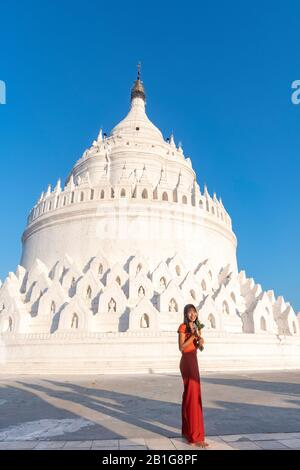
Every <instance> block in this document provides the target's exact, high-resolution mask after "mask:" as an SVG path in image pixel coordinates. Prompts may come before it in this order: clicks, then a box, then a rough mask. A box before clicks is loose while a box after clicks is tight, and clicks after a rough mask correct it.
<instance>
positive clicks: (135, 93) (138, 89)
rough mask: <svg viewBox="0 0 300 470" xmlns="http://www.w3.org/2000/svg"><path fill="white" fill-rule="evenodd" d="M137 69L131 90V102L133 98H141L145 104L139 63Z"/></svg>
mask: <svg viewBox="0 0 300 470" xmlns="http://www.w3.org/2000/svg"><path fill="white" fill-rule="evenodd" d="M137 67H138V75H137V79H136V81H135V82H134V85H133V87H132V89H131V101H132V100H133V98H136V97H138V98H142V99H143V100H144V101H145V102H146V95H145V89H144V85H143V82H142V80H141V62H139V63H138V66H137Z"/></svg>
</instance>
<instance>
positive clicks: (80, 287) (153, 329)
mask: <svg viewBox="0 0 300 470" xmlns="http://www.w3.org/2000/svg"><path fill="white" fill-rule="evenodd" d="M145 105H146V96H145V90H144V86H143V82H142V81H141V78H140V70H139V72H138V77H137V80H136V81H135V83H134V86H133V88H132V91H131V106H130V110H129V113H128V114H127V116H126V117H125V119H123V120H122V121H121V122H120V123H119V124H117V125H116V126H115V127H114V129H113V130H112V132H111V134H110V135H109V136H107V135H106V134H103V133H102V130H100V132H99V135H98V138H97V140H95V141H94V142H93V144H92V146H91V147H90V148H89V149H87V150H86V151H85V152H84V154H83V155H82V157H81V158H80V159H79V160H78V161H77V162H76V163H75V165H74V167H73V169H72V170H71V172H70V174H69V176H68V178H67V180H66V182H65V184H64V186H63V187H62V185H61V182H60V180H59V181H58V182H57V184H56V186H55V187H54V188H53V189H52V188H51V187H50V186H49V187H48V189H47V190H46V191H45V192H43V193H42V194H41V196H40V198H39V200H38V201H37V203H36V204H35V206H34V207H33V209H32V211H31V212H30V214H29V217H28V223H27V227H26V229H25V231H24V234H23V238H22V241H23V253H22V259H21V263H20V265H19V266H18V267H17V269H16V272H15V273H9V275H8V277H7V278H6V280H5V281H4V283H3V285H2V286H1V288H0V372H3V373H8V372H9V373H30V374H34V373H41V374H42V373H121V372H148V371H149V372H150V371H151V372H156V371H158V372H159V371H171V372H172V371H178V361H179V358H180V353H179V350H178V346H177V333H176V331H177V328H178V325H179V324H180V323H182V321H183V307H184V305H185V304H187V303H193V304H194V305H195V306H196V307H197V309H198V311H199V317H200V319H201V321H202V322H203V323H204V324H205V329H204V330H203V336H204V337H205V340H206V345H205V350H204V352H203V353H201V356H200V359H201V368H202V369H206V370H238V369H240V370H241V369H243V370H247V369H256V370H258V369H293V368H300V322H299V319H300V316H299V314H298V316H297V315H296V313H295V312H294V310H293V308H292V306H291V305H290V304H289V303H288V302H286V301H285V300H284V299H283V298H282V297H278V298H276V297H275V295H274V292H273V291H267V292H263V291H262V288H261V286H260V285H259V284H256V283H255V281H254V280H253V279H249V278H247V276H246V274H245V272H244V271H241V272H239V271H238V266H237V260H236V246H237V240H236V237H235V234H234V233H233V231H232V224H231V218H230V216H229V214H228V213H227V211H226V209H225V207H224V206H223V203H222V201H221V199H218V198H217V197H216V195H215V194H214V195H213V196H211V195H210V194H209V192H208V190H207V188H206V187H204V189H203V191H201V189H200V187H199V184H198V183H197V179H196V174H195V172H194V170H193V168H192V162H191V160H190V158H188V157H185V156H184V153H183V149H182V147H181V145H179V146H177V145H176V144H175V141H174V137H173V135H171V136H170V138H168V139H166V140H165V139H164V138H163V136H162V134H161V132H160V130H159V129H158V128H157V127H155V125H154V124H153V123H152V122H151V121H150V120H149V118H148V117H147V115H146V111H145Z"/></svg>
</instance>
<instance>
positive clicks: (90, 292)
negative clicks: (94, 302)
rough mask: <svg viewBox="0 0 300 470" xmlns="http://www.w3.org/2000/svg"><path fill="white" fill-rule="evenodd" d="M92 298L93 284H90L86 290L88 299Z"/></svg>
mask: <svg viewBox="0 0 300 470" xmlns="http://www.w3.org/2000/svg"><path fill="white" fill-rule="evenodd" d="M91 298H92V288H91V286H88V288H87V290H86V300H91Z"/></svg>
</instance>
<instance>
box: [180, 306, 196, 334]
mask: <svg viewBox="0 0 300 470" xmlns="http://www.w3.org/2000/svg"><path fill="white" fill-rule="evenodd" d="M190 310H195V312H196V314H197V317H198V312H197V309H196V307H195V305H193V304H187V305H185V307H184V309H183V322H184V323H185V325H186V331H187V332H189V333H190V332H191V331H190V324H189V319H188V316H187V315H188V313H189V311H190Z"/></svg>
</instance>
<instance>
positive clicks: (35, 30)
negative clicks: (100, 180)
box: [0, 0, 300, 311]
mask: <svg viewBox="0 0 300 470" xmlns="http://www.w3.org/2000/svg"><path fill="white" fill-rule="evenodd" d="M0 8H1V9H0V17H1V28H0V44H1V49H0V54H1V62H0V80H4V81H5V83H6V87H7V104H6V105H0V156H1V176H2V178H1V189H0V191H1V198H0V213H1V231H0V278H2V280H3V279H4V278H5V276H6V275H7V273H8V271H14V270H15V268H16V265H17V264H18V262H19V259H20V255H21V242H20V238H21V234H22V231H23V229H24V226H25V222H26V217H27V214H28V212H29V211H30V209H31V207H32V206H33V204H34V203H35V201H36V199H37V197H38V196H39V195H40V193H41V191H42V190H44V189H46V187H47V184H48V183H52V184H54V183H55V182H56V180H57V178H58V177H59V176H61V177H62V178H63V179H64V178H65V177H66V176H67V174H68V172H69V170H70V168H71V167H72V165H73V164H74V162H75V161H76V160H77V159H78V158H79V157H80V156H81V154H82V152H83V151H84V150H85V148H86V147H88V146H89V145H90V144H91V142H92V140H93V139H94V138H95V137H96V135H97V133H98V130H99V128H100V126H103V128H104V131H106V132H109V131H110V130H111V128H112V127H113V126H114V125H115V124H116V123H117V122H118V121H120V119H121V118H122V117H123V116H124V115H125V114H126V113H127V110H128V106H129V93H130V88H131V86H132V83H133V81H134V79H135V76H136V64H137V62H138V61H141V62H142V75H143V81H144V84H145V87H146V91H147V99H148V105H147V112H148V115H149V117H150V118H151V120H152V121H153V122H154V123H155V124H156V125H158V127H160V129H161V130H162V131H163V133H164V135H165V136H166V137H167V136H168V135H169V134H170V132H171V130H173V131H174V134H175V140H176V142H178V141H179V140H180V141H182V143H183V148H184V152H185V155H186V156H190V157H191V159H192V161H193V166H194V169H195V171H196V173H197V176H198V181H199V183H200V185H201V187H202V188H203V184H204V182H206V183H207V185H208V189H209V191H210V192H213V191H216V193H217V195H218V196H221V197H222V199H223V202H224V205H225V207H226V208H227V210H228V211H229V213H230V215H231V217H232V219H233V227H234V231H235V233H236V235H237V238H238V263H239V268H240V269H245V270H246V273H247V275H248V276H251V277H254V279H255V280H256V282H259V283H261V284H262V287H263V288H264V289H271V288H273V289H274V290H275V294H276V295H283V296H284V298H285V299H286V300H288V301H290V302H291V303H292V305H293V306H294V308H295V310H296V311H297V310H300V289H299V286H300V283H299V266H300V250H299V240H300V221H299V203H300V196H299V173H300V163H299V126H300V105H298V106H295V105H293V104H292V102H291V93H292V90H291V83H292V82H293V81H294V80H297V79H300V54H299V36H300V33H299V31H300V30H299V18H300V4H299V2H296V1H285V2H271V1H268V2H267V1H264V0H260V1H256V0H252V1H249V2H248V1H243V2H240V1H231V0H228V1H226V2H225V1H215V2H211V1H197V2H196V1H195V2H191V1H188V0H187V1H185V2H180V3H178V4H177V3H175V2H169V1H164V2H162V1H160V2H158V1H155V0H152V1H151V2H143V1H139V2H118V1H114V2H111V3H108V2H101V1H94V0H86V1H85V2H83V1H74V0H72V1H67V0H60V1H57V0H54V1H53V0H52V1H51V2H50V1H46V0H44V1H43V2H40V1H26V0H20V1H16V0H12V1H10V2H6V4H4V2H2V5H1V7H0Z"/></svg>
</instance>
